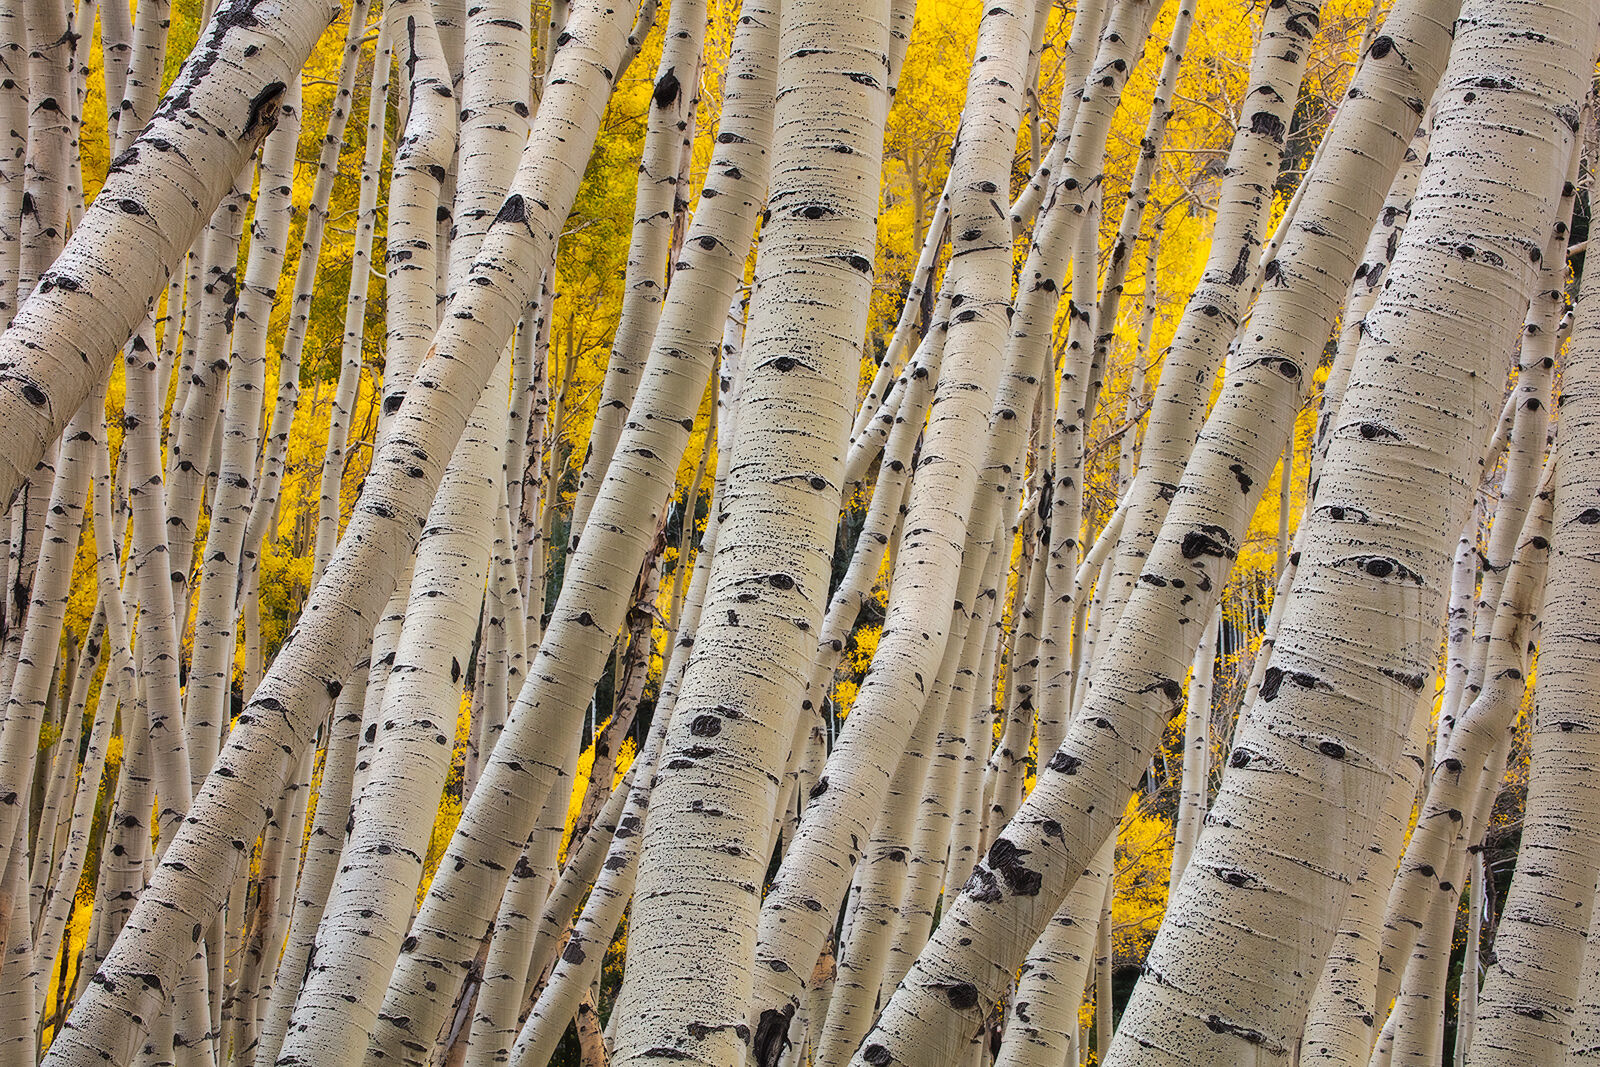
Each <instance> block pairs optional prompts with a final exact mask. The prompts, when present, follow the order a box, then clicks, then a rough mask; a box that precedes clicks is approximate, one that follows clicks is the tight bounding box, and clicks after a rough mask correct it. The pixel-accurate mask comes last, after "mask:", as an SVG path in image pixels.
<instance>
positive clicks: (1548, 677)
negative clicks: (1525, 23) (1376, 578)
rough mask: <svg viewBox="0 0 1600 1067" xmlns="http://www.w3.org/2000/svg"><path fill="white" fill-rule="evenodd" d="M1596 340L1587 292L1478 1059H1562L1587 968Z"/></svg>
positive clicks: (1576, 24)
mask: <svg viewBox="0 0 1600 1067" xmlns="http://www.w3.org/2000/svg"><path fill="white" fill-rule="evenodd" d="M1572 19H1573V24H1572V28H1571V29H1569V30H1568V31H1567V32H1568V33H1570V34H1571V35H1572V37H1574V38H1576V40H1575V46H1576V48H1577V49H1580V51H1579V52H1578V54H1577V57H1576V60H1575V61H1576V62H1577V63H1578V65H1579V66H1580V67H1581V68H1582V69H1583V70H1585V71H1587V69H1588V66H1587V64H1588V61H1589V60H1591V59H1592V58H1593V52H1594V43H1595V31H1594V21H1595V20H1594V17H1593V13H1592V12H1587V11H1586V12H1578V13H1575V14H1574V15H1573V16H1572ZM1584 48H1587V49H1588V51H1581V49H1584ZM1597 346H1600V299H1597V298H1596V296H1595V294H1593V293H1592V292H1586V293H1585V294H1584V299H1583V300H1581V301H1580V303H1579V307H1578V320H1577V326H1576V329H1575V330H1574V335H1573V341H1572V344H1571V345H1570V346H1569V348H1568V352H1567V357H1566V366H1565V368H1564V373H1563V376H1562V383H1563V389H1562V400H1561V415H1562V418H1561V432H1560V434H1559V435H1558V438H1557V442H1556V459H1555V463H1556V495H1555V518H1554V536H1553V558H1552V560H1551V564H1550V579H1549V582H1548V584H1547V586H1546V591H1545V607H1544V612H1543V617H1542V648H1541V654H1540V657H1539V687H1538V690H1537V692H1536V700H1535V712H1534V718H1533V725H1532V737H1531V741H1532V746H1533V756H1532V760H1533V763H1532V773H1531V774H1530V777H1529V784H1528V806H1527V814H1526V816H1525V822H1524V829H1523V838H1522V847H1521V849H1520V850H1519V851H1518V855H1517V876H1516V877H1515V878H1514V879H1513V880H1512V883H1511V891H1510V893H1509V895H1508V896H1507V899H1506V903H1505V908H1504V910H1503V912H1502V914H1501V918H1500V922H1499V924H1498V927H1497V929H1496V932H1495V942H1494V947H1495V961H1494V962H1493V963H1492V964H1491V965H1490V967H1489V971H1488V974H1487V976H1486V977H1485V979H1484V986H1483V992H1482V995H1481V998H1480V1002H1479V1017H1478V1026H1477V1033H1476V1035H1475V1036H1474V1038H1473V1042H1472V1049H1471V1052H1470V1054H1469V1062H1471V1063H1473V1064H1474V1065H1477V1064H1499V1063H1530V1062H1550V1063H1555V1062H1559V1061H1560V1059H1561V1057H1562V1055H1563V1052H1564V1049H1565V1046H1566V1044H1567V1041H1568V1039H1569V1036H1570V1033H1571V1022H1570V1021H1569V1020H1570V1018H1571V1014H1572V1011H1573V1002H1574V997H1575V995H1576V992H1577V987H1578V976H1579V973H1580V971H1581V969H1582V966H1583V952H1584V950H1583V939H1584V936H1585V935H1586V934H1587V931H1588V927H1589V922H1588V919H1589V913H1590V910H1591V908H1592V907H1593V893H1592V892H1591V891H1590V890H1591V889H1592V886H1593V883H1594V881H1595V869H1596V859H1597V857H1596V856H1595V853H1594V849H1593V848H1592V846H1591V845H1590V844H1589V840H1588V839H1589V837H1590V831H1589V830H1587V829H1586V827H1587V826H1588V825H1589V823H1590V821H1591V820H1592V819H1593V818H1594V813H1595V811H1596V810H1597V809H1596V801H1595V800H1594V799H1593V790H1592V788H1591V786H1590V779H1591V778H1592V776H1593V775H1592V767H1593V765H1594V760H1595V759H1596V758H1597V757H1600V753H1597V752H1596V750H1595V746H1594V744H1593V743H1592V742H1591V741H1590V740H1589V738H1590V736H1591V735H1592V734H1593V733H1594V723H1593V714H1592V710H1591V709H1592V706H1593V703H1594V693H1595V692H1596V677H1595V676H1596V670H1597V667H1600V663H1597V661H1596V659H1595V657H1594V655H1593V653H1592V652H1591V651H1590V645H1592V643H1593V638H1592V634H1593V632H1594V619H1595V609H1594V607H1593V605H1592V604H1591V603H1590V599H1591V589H1592V588H1593V584H1592V583H1593V581H1594V575H1593V574H1592V573H1591V572H1592V571H1593V569H1594V568H1595V566H1596V559H1597V556H1596V545H1595V544H1594V538H1593V537H1592V536H1591V535H1590V534H1589V532H1588V530H1587V528H1586V525H1585V524H1586V523H1587V522H1588V519H1587V518H1586V516H1589V514H1590V512H1592V511H1594V508H1593V507H1592V506H1591V505H1592V499H1591V498H1592V496H1593V493H1594V487H1595V485H1594V483H1595V476H1596V471H1595V468H1594V460H1593V458H1592V457H1593V456H1594V441H1593V434H1594V432H1595V430H1594V422H1593V420H1594V418H1595V415H1596V413H1597V411H1600V408H1597V406H1596V399H1597V394H1596V393H1595V390H1594V388H1593V378H1594V373H1595V371H1594V361H1595V359H1596V357H1597V354H1600V348H1597Z"/></svg>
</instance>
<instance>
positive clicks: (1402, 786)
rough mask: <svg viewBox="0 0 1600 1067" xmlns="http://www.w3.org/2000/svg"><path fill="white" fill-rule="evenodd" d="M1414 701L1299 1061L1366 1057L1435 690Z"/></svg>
mask: <svg viewBox="0 0 1600 1067" xmlns="http://www.w3.org/2000/svg"><path fill="white" fill-rule="evenodd" d="M1424 689H1425V690H1426V687H1424ZM1417 704H1418V706H1417V707H1416V708H1415V709H1414V710H1413V711H1412V713H1411V730H1410V733H1409V734H1408V735H1407V737H1406V748H1405V751H1404V752H1403V753H1402V754H1401V757H1400V761H1399V763H1397V764H1396V765H1395V768H1394V771H1393V773H1392V775H1391V777H1390V780H1389V785H1388V788H1387V789H1386V791H1385V793H1384V801H1383V810H1382V812H1381V813H1380V815H1379V822H1378V827H1377V829H1376V830H1375V831H1374V833H1373V839H1372V843H1371V844H1370V845H1369V846H1368V848H1367V858H1366V866H1365V867H1364V868H1363V869H1362V872H1361V876H1360V877H1359V878H1357V879H1356V881H1355V884H1354V885H1353V886H1352V887H1351V890H1350V903H1349V904H1348V905H1346V907H1345V912H1344V918H1343V919H1341V920H1340V923H1339V932H1338V933H1337V934H1335V935H1334V941H1333V948H1332V949H1331V950H1330V952H1329V953H1328V962H1327V964H1326V965H1325V966H1324V967H1323V969H1322V977H1321V979H1319V981H1318V983H1317V989H1316V992H1315V993H1314V994H1313V995H1312V998H1311V1007H1310V1010H1309V1011H1308V1012H1307V1015H1306V1026H1305V1032H1304V1033H1303V1035H1302V1036H1301V1039H1300V1062H1301V1063H1307V1064H1312V1063H1327V1064H1341V1065H1343V1064H1359V1063H1362V1062H1365V1060H1366V1059H1367V1055H1368V1053H1369V1052H1370V1051H1371V1049H1372V1046H1373V1043H1374V1039H1375V1038H1376V1036H1377V1034H1376V1032H1375V1030H1374V1018H1373V1015H1374V1005H1373V1001H1374V997H1375V992H1374V991H1375V988H1376V984H1377V971H1378V943H1379V941H1380V939H1381V937H1382V920H1383V905H1384V900H1385V898H1386V897H1387V896H1388V890H1389V886H1390V884H1391V883H1392V882H1393V881H1394V860H1393V857H1394V855H1395V854H1396V853H1398V852H1399V851H1400V850H1401V845H1402V843H1403V841H1404V840H1405V835H1406V831H1407V829H1408V828H1409V822H1410V819H1411V809H1412V806H1413V804H1414V803H1415V801H1416V796H1417V786H1418V785H1419V783H1420V782H1421V780H1422V753H1423V749H1424V747H1425V745H1426V736H1427V733H1428V731H1429V728H1430V727H1431V725H1432V724H1431V723H1430V722H1429V721H1428V712H1429V711H1430V710H1431V709H1432V705H1433V694H1432V693H1431V692H1428V693H1426V696H1425V697H1423V698H1422V699H1419V700H1418V702H1417Z"/></svg>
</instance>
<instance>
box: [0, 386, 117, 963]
mask: <svg viewBox="0 0 1600 1067" xmlns="http://www.w3.org/2000/svg"><path fill="white" fill-rule="evenodd" d="M103 397H104V393H103V392H102V391H100V390H96V391H94V392H92V393H91V394H90V395H89V397H88V398H87V399H86V400H85V401H84V405H83V408H82V410H80V411H79V412H78V414H77V416H76V417H75V418H74V419H73V421H72V422H71V423H70V424H69V425H68V432H67V434H66V436H65V440H64V441H63V447H62V450H61V457H60V462H59V464H58V465H57V470H56V476H55V480H54V483H53V484H52V486H51V489H50V496H49V503H48V506H47V509H46V517H45V523H44V527H43V529H42V530H41V531H39V534H40V537H41V543H40V550H39V557H38V559H39V561H38V565H37V568H36V569H35V571H34V576H33V581H32V583H31V584H30V586H29V587H28V589H27V593H26V595H27V597H28V612H27V616H26V622H25V624H24V627H23V632H22V635H21V641H20V642H19V644H18V651H17V665H16V669H15V673H14V674H13V675H12V678H11V686H10V690H9V694H8V697H7V701H6V710H5V717H4V720H3V721H0V782H4V786H3V789H4V792H3V793H0V839H3V840H4V841H5V842H6V843H7V848H6V849H5V850H0V856H4V857H6V858H7V859H9V855H10V852H9V850H10V849H11V848H16V849H17V850H18V851H19V852H20V853H21V859H20V863H21V867H20V868H19V869H20V870H21V871H22V875H21V879H22V881H21V885H20V887H17V888H18V890H19V891H20V892H21V894H22V896H23V898H24V899H23V907H24V909H25V910H24V914H25V915H26V908H27V897H28V891H27V882H28V878H27V870H28V856H27V853H28V847H27V845H28V830H29V827H28V814H29V812H28V808H29V804H30V803H31V800H32V795H33V775H34V767H35V764H36V762H37V757H38V750H39V732H40V729H41V727H43V726H44V723H45V717H46V716H45V712H46V701H47V699H48V696H49V692H50V689H51V685H50V683H51V679H52V676H53V675H54V672H55V664H56V654H57V649H58V646H59V645H60V642H61V631H62V626H63V624H64V622H65V617H66V611H67V596H68V594H69V593H70V584H71V580H72V557H73V555H74V554H76V552H77V548H78V535H79V531H80V529H81V527H82V524H83V509H84V505H85V503H86V502H87V500H88V495H89V478H90V472H91V464H92V461H93V457H92V455H91V453H90V449H91V448H92V447H93V445H94V442H95V436H94V434H93V433H92V432H91V431H90V430H89V425H90V424H91V423H98V422H99V421H100V419H101V418H102V413H101V406H102V405H103V403H104V400H103ZM14 965H15V961H10V963H9V964H8V968H9V966H14Z"/></svg>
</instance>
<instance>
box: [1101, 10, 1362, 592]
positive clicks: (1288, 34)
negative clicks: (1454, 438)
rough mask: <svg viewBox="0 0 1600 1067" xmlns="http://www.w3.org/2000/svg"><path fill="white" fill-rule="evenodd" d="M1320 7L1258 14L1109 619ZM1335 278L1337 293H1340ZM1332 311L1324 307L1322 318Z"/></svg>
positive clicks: (1206, 379) (1163, 496)
mask: <svg viewBox="0 0 1600 1067" xmlns="http://www.w3.org/2000/svg"><path fill="white" fill-rule="evenodd" d="M1320 12H1321V4H1320V3H1317V2H1315V0H1302V2H1299V3H1294V2H1290V3H1285V4H1283V5H1281V6H1279V7H1276V8H1271V7H1269V8H1268V9H1267V11H1266V12H1265V15H1264V17H1263V20H1262V25H1261V33H1260V36H1259V38H1258V39H1257V42H1256V48H1255V52H1254V54H1253V56H1252V58H1251V65H1250V83H1249V86H1248V88H1247V89H1246V90H1245V95H1244V100H1245V101H1246V102H1245V103H1244V105H1243V110H1242V111H1241V115H1240V120H1239V125H1238V127H1237V129H1236V130H1235V132H1234V137H1233V143H1232V146H1231V147H1230V149H1229V153H1228V160H1227V163H1226V164H1225V165H1224V168H1223V175H1224V177H1223V183H1222V188H1221V189H1220V191H1219V192H1218V194H1217V205H1216V211H1217V218H1216V222H1215V225H1214V227H1213V231H1212V238H1211V247H1210V249H1209V251H1208V253H1207V257H1206V266H1205V270H1204V272H1203V273H1202V275H1201V279H1200V283H1199V285H1198V287H1197V288H1196V290H1195V292H1194V293H1193V295H1191V296H1190V298H1189V300H1188V302H1187V303H1186V304H1185V306H1184V310H1183V315H1182V317H1181V318H1180V319H1179V321H1178V327H1177V330H1176V332H1175V333H1174V334H1173V338H1172V344H1171V345H1170V346H1169V348H1168V349H1167V351H1166V353H1165V354H1164V355H1163V357H1162V372H1161V378H1160V381H1159V383H1158V385H1157V387H1156V391H1155V395H1154V398H1153V400H1152V401H1151V407H1150V415H1149V420H1148V423H1147V425H1146V429H1145V437H1144V444H1143V447H1142V448H1141V449H1140V453H1139V473H1138V475H1137V476H1136V477H1135V478H1134V480H1133V483H1132V484H1131V485H1130V486H1129V487H1128V493H1127V496H1128V509H1129V510H1128V518H1127V519H1126V521H1125V526H1124V530H1123V537H1122V539H1121V541H1120V542H1119V544H1118V546H1117V551H1116V554H1115V560H1116V562H1115V565H1114V568H1113V581H1114V582H1115V584H1116V585H1117V586H1118V592H1117V595H1116V597H1115V598H1114V599H1113V600H1112V602H1111V604H1112V616H1111V617H1112V620H1113V622H1114V621H1115V619H1116V615H1117V604H1119V603H1120V602H1122V601H1123V600H1125V599H1126V597H1127V595H1128V592H1127V591H1128V590H1130V589H1131V588H1132V587H1133V586H1134V584H1135V583H1137V582H1138V581H1140V580H1141V575H1142V573H1143V572H1144V571H1145V570H1146V569H1147V568H1146V565H1145V561H1146V559H1147V558H1148V557H1149V553H1150V546H1151V545H1152V543H1153V542H1154V541H1155V540H1156V538H1157V537H1158V536H1159V534H1160V532H1161V529H1162V523H1163V521H1164V520H1165V518H1166V515H1167V510H1168V502H1169V501H1170V500H1171V498H1172V495H1173V494H1174V493H1175V491H1176V485H1177V484H1178V482H1179V481H1180V480H1181V478H1182V475H1183V473H1184V470H1185V467H1186V465H1187V464H1188V462H1189V457H1190V456H1191V455H1192V454H1194V452H1195V443H1196V440H1197V438H1198V436H1199V433H1200V429H1201V425H1202V423H1203V421H1204V419H1205V410H1206V409H1205V400H1206V396H1207V394H1208V393H1209V392H1210V386H1211V382H1212V380H1213V378H1214V376H1215V374H1216V368H1217V366H1218V365H1219V364H1220V363H1221V362H1222V360H1223V356H1224V353H1225V351H1226V349H1227V347H1228V344H1229V342H1230V341H1232V339H1233V336H1234V334H1235V332H1236V331H1237V330H1238V328H1239V324H1240V323H1241V322H1242V321H1243V318H1244V312H1245V311H1246V309H1247V306H1248V299H1247V298H1248V295H1249V289H1248V285H1249V281H1250V267H1251V266H1253V265H1254V263H1255V261H1256V258H1257V255H1258V254H1259V252H1260V249H1261V245H1262V242H1263V240H1265V237H1266V234H1265V233H1264V230H1265V228H1266V225H1267V222H1268V218H1269V211H1270V208H1271V203H1272V188H1273V185H1272V183H1273V179H1274V178H1275V177H1276V174H1277V171H1278V167H1279V165H1280V162H1281V160H1282V156H1283V147H1284V138H1285V134H1286V132H1287V130H1288V123H1289V121H1290V120H1291V118H1292V117H1293V109H1294V99H1295V97H1296V94H1297V93H1298V92H1299V88H1300V83H1301V80H1302V78H1303V77H1304V74H1305V66H1306V61H1307V58H1308V56H1309V52H1310V42H1311V40H1312V39H1313V38H1314V37H1315V35H1316V31H1317V28H1318V26H1319V25H1320V20H1321V15H1320ZM1363 132H1365V131H1363ZM1325 140H1326V138H1325ZM1342 282H1343V280H1342V279H1341V290H1340V291H1339V292H1338V293H1337V294H1336V295H1343V292H1342ZM1332 314H1333V309H1329V312H1328V315H1329V316H1330V318H1331V316H1332ZM1318 340H1319V341H1320V340H1321V338H1318ZM1280 439H1281V438H1280ZM1274 458H1276V456H1274ZM1241 485H1242V483H1241Z"/></svg>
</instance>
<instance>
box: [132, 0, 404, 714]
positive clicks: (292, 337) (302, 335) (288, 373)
mask: <svg viewBox="0 0 1600 1067" xmlns="http://www.w3.org/2000/svg"><path fill="white" fill-rule="evenodd" d="M369 2H370V0H352V2H351V4H350V5H349V12H350V14H349V27H348V29H347V30H346V31H345V42H344V52H343V56H342V58H341V59H340V62H339V86H338V89H337V91H336V92H335V95H334V98H333V110H332V112H331V113H330V114H329V116H328V129H327V133H326V134H324V135H323V139H322V151H321V153H320V154H319V155H318V157H317V175H316V178H315V179H314V180H313V183H312V186H311V201H310V203H309V205H308V206H307V208H306V222H305V228H304V230H303V231H302V232H301V235H300V251H299V254H298V256H297V257H296V258H295V270H294V294H293V295H292V296H291V297H290V299H289V322H288V326H287V327H286V328H285V330H284V336H283V343H282V348H281V350H280V352H279V356H278V386H277V396H276V398H275V400H274V404H273V410H272V418H271V420H270V422H269V423H268V425H267V429H266V442H265V445H264V446H263V448H262V450H261V469H260V475H259V477H258V478H257V481H256V493H255V499H254V500H253V502H252V504H251V508H250V519H249V523H248V525H247V526H246V528H245V535H244V543H243V545H242V547H241V548H240V553H241V556H240V581H241V584H243V583H245V582H247V581H248V580H249V577H250V576H251V575H254V574H256V573H257V568H258V567H259V565H260V554H261V543H262V541H263V540H265V538H266V534H267V528H268V526H269V525H271V524H273V523H274V522H276V517H277V506H278V499H279V492H280V489H281V487H282V484H283V464H284V454H285V452H286V451H287V450H288V446H289V430H290V427H291V425H292V423H293V421H294V414H295V407H296V406H297V404H298V403H299V399H300V357H301V353H302V352H303V351H304V348H305V340H306V331H307V329H308V328H309V327H310V324H311V298H312V295H313V293H314V291H315V285H316V280H317V268H318V265H319V263H320V261H321V255H322V239H323V237H324V235H325V234H326V232H327V225H328V201H329V199H330V197H331V196H332V194H333V185H334V180H335V178H336V177H337V176H338V172H339V151H340V149H341V148H342V147H343V146H344V130H345V125H346V123H347V122H348V120H349V117H350V105H351V101H352V93H353V90H354V87H355V79H356V69H357V68H358V67H359V66H360V60H361V55H362V42H363V40H364V39H365V37H366V33H367V25H366V22H367V10H368V5H369ZM141 10H142V9H141ZM387 25H388V23H387V20H384V23H383V25H382V26H380V27H379V36H380V38H382V40H383V42H384V43H385V45H386V42H387V39H388V38H387V33H386V30H387ZM389 60H390V56H389V52H388V49H387V47H386V46H384V47H375V48H374V50H373V64H372V69H373V76H372V82H371V84H370V85H369V86H368V91H369V101H368V103H369V107H368V118H367V137H368V138H369V142H370V140H371V139H372V138H373V137H374V132H373V131H374V130H376V131H377V134H376V139H377V141H378V146H377V147H376V149H375V150H376V151H378V152H380V153H381V151H382V147H381V143H382V139H383V138H382V129H383V118H382V116H383V114H384V111H385V110H386V109H387V105H388V96H389V94H388V80H389V68H390V61H389ZM380 86H381V87H382V88H381V89H380V88H379V87H380ZM380 105H381V109H380ZM371 176H372V181H373V183H374V185H375V184H376V182H377V163H376V162H374V163H373V165H372V168H371ZM247 699H248V698H247Z"/></svg>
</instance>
